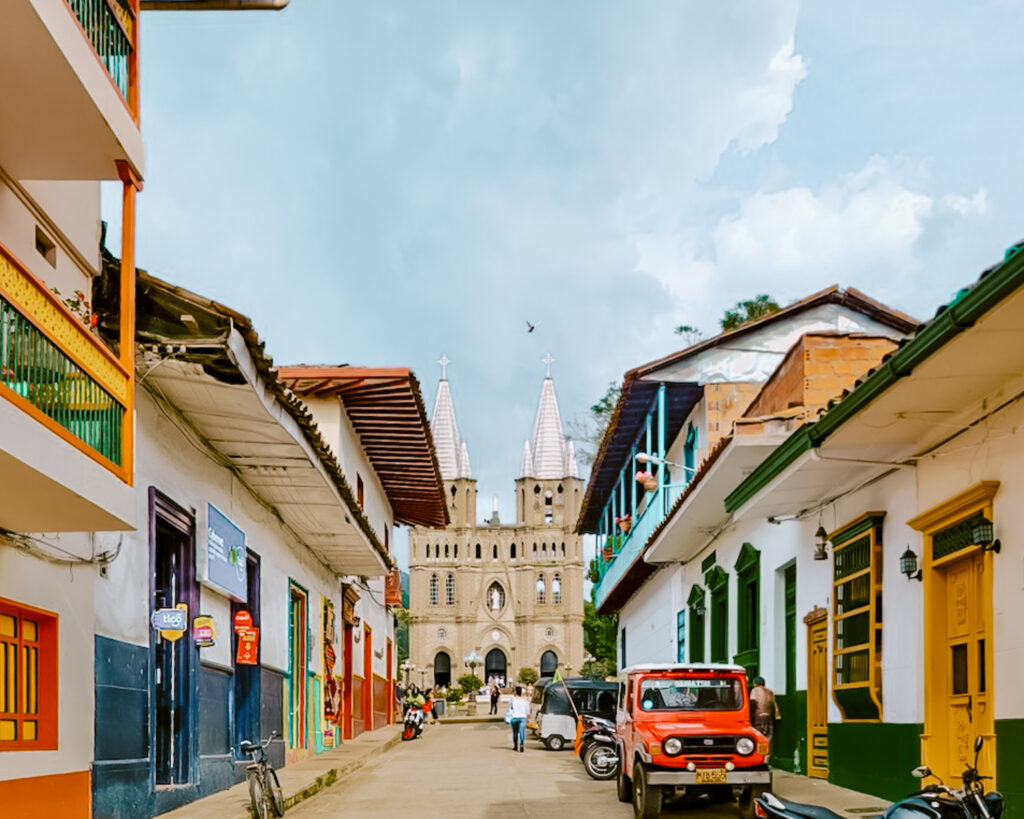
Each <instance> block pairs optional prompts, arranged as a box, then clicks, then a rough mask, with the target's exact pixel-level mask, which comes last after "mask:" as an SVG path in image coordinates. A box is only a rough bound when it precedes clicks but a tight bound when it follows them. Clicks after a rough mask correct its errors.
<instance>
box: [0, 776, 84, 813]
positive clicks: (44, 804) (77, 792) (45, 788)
mask: <svg viewBox="0 0 1024 819" xmlns="http://www.w3.org/2000/svg"><path fill="white" fill-rule="evenodd" d="M0 815H3V817H4V819H41V817H44V816H46V817H49V816H55V817H56V816H59V817H60V819H89V816H91V815H92V789H91V786H90V782H89V772H88V771H76V772H75V773H67V774H54V775H53V776H32V777H28V778H27V779H8V780H5V781H0Z"/></svg>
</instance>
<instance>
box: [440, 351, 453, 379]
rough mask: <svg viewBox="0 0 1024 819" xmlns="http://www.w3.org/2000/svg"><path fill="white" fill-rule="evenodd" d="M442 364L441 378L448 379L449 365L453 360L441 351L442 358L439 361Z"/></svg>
mask: <svg viewBox="0 0 1024 819" xmlns="http://www.w3.org/2000/svg"><path fill="white" fill-rule="evenodd" d="M437 363H438V364H440V365H441V380H442V381H447V380H448V365H449V364H451V363H452V362H451V360H450V359H449V358H448V356H446V355H445V354H444V353H441V358H439V359H438V361H437Z"/></svg>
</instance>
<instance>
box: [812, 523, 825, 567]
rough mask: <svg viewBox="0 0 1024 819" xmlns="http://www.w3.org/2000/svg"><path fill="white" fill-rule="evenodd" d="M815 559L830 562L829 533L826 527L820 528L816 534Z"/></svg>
mask: <svg viewBox="0 0 1024 819" xmlns="http://www.w3.org/2000/svg"><path fill="white" fill-rule="evenodd" d="M814 559H815V560H828V532H826V531H825V527H824V526H819V527H818V531H817V532H815V533H814Z"/></svg>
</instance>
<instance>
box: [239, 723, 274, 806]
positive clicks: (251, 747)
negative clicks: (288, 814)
mask: <svg viewBox="0 0 1024 819" xmlns="http://www.w3.org/2000/svg"><path fill="white" fill-rule="evenodd" d="M276 736H277V731H274V732H273V733H272V734H271V735H270V737H269V738H268V739H266V740H265V741H264V742H262V743H257V742H249V741H245V742H243V743H242V744H241V745H240V746H239V748H240V749H241V751H242V753H243V754H249V755H250V756H251V757H252V762H251V763H250V764H249V765H246V767H245V778H246V779H247V780H249V800H250V802H251V804H252V812H253V816H255V817H256V819H267V817H268V815H269V814H268V813H267V810H268V808H269V810H270V813H272V814H273V815H274V816H284V794H283V793H281V783H280V782H279V781H278V779H277V771H275V770H274V767H273V766H272V765H271V764H270V760H268V759H267V754H266V748H267V746H268V745H270V743H271V742H272V741H273V740H274V737H276Z"/></svg>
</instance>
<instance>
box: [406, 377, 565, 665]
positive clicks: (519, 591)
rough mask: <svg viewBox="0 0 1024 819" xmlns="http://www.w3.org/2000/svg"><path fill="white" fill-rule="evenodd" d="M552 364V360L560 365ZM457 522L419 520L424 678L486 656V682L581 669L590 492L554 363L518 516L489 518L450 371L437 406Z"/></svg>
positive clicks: (414, 600)
mask: <svg viewBox="0 0 1024 819" xmlns="http://www.w3.org/2000/svg"><path fill="white" fill-rule="evenodd" d="M549 366H550V365H549ZM431 431H432V433H433V438H434V446H435V448H436V451H437V458H438V463H439V464H440V467H441V476H442V478H443V479H444V485H445V497H446V498H447V501H448V509H449V513H450V518H451V524H450V525H449V526H448V527H447V528H445V529H426V528H413V529H411V530H410V532H409V615H410V621H409V660H410V662H412V663H413V664H414V666H415V670H414V672H413V678H412V679H413V681H415V682H417V683H420V682H423V683H426V684H427V685H431V684H433V685H448V684H450V683H452V682H454V681H455V680H457V679H458V678H459V677H460V676H461V675H462V674H468V673H469V672H470V668H469V665H468V664H467V663H466V662H465V660H466V659H467V658H468V657H469V656H470V655H472V654H475V655H476V657H478V658H479V663H478V667H477V668H476V674H477V676H478V677H481V678H482V679H484V681H485V682H489V681H491V680H496V681H498V682H499V683H509V684H510V683H512V682H514V681H515V680H516V679H517V678H518V676H519V671H520V669H522V668H525V667H531V668H533V669H535V670H536V671H537V672H538V674H540V675H541V676H542V677H544V676H552V675H553V674H554V672H555V670H556V669H560V670H561V672H562V674H563V676H569V675H570V674H573V673H578V672H579V670H580V668H581V666H582V665H583V661H584V654H583V542H582V539H581V537H580V536H579V535H577V534H576V533H575V531H574V530H575V524H576V520H577V517H578V515H579V510H580V504H581V503H582V499H583V482H582V481H581V480H580V478H579V474H578V471H577V466H576V455H575V451H574V448H573V444H572V441H571V440H567V439H566V437H565V434H564V432H563V428H562V421H561V416H560V413H559V410H558V400H557V398H556V396H555V385H554V381H553V380H552V378H551V373H550V368H549V371H548V374H547V377H546V378H545V379H544V381H543V384H542V386H541V395H540V402H539V406H538V408H537V417H536V420H535V422H534V428H533V435H532V437H531V438H530V439H529V440H527V441H526V442H525V444H524V446H523V456H522V462H521V467H520V475H519V477H518V478H517V479H516V481H515V492H516V520H515V523H513V524H502V523H501V521H500V520H499V519H498V513H497V511H496V510H495V511H494V512H493V513H492V515H491V518H490V519H489V520H488V521H486V522H478V520H477V507H476V496H477V489H476V481H475V480H474V479H473V477H472V472H471V469H470V463H469V449H468V446H467V444H466V442H465V441H463V440H462V439H461V438H460V436H459V431H458V425H457V424H456V421H455V409H454V405H453V402H452V396H451V390H450V386H449V382H448V379H447V373H446V372H444V373H443V374H442V377H441V381H440V383H439V384H438V390H437V400H436V402H435V405H434V413H433V415H432V417H431Z"/></svg>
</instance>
